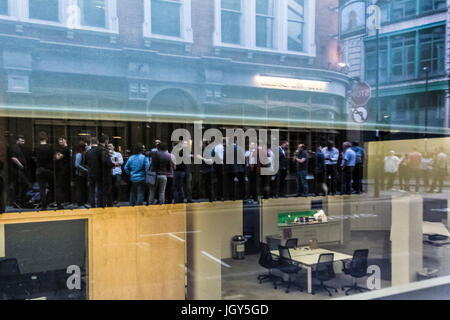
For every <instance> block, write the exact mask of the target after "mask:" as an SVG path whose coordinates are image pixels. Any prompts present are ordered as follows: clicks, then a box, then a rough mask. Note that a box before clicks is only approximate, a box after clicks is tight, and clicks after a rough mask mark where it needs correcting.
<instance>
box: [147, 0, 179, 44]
mask: <svg viewBox="0 0 450 320" xmlns="http://www.w3.org/2000/svg"><path fill="white" fill-rule="evenodd" d="M180 12H181V1H180V0H152V18H151V19H152V33H154V34H160V35H164V36H171V37H180V36H181V20H180V18H181V17H180Z"/></svg>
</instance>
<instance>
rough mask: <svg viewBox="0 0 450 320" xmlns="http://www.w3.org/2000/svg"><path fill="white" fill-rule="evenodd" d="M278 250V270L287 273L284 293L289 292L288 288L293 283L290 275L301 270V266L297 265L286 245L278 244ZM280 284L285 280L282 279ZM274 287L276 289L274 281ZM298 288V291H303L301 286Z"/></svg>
mask: <svg viewBox="0 0 450 320" xmlns="http://www.w3.org/2000/svg"><path fill="white" fill-rule="evenodd" d="M278 251H279V254H280V266H279V267H277V269H278V270H280V271H281V272H282V273H285V274H287V275H288V281H287V287H286V293H289V289H290V287H291V285H292V284H293V282H292V279H291V276H292V275H293V274H298V272H299V271H301V270H302V268H301V267H300V266H299V265H298V263H296V262H295V261H293V260H292V258H291V254H290V252H289V248H287V247H286V246H278ZM282 284H285V281H283V282H282ZM274 288H275V289H277V282H276V281H275V282H274ZM298 288H299V289H300V291H303V288H301V287H298Z"/></svg>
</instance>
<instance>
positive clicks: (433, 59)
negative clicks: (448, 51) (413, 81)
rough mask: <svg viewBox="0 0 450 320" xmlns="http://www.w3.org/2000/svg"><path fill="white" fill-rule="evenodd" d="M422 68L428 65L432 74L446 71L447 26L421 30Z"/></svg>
mask: <svg viewBox="0 0 450 320" xmlns="http://www.w3.org/2000/svg"><path fill="white" fill-rule="evenodd" d="M419 39H420V70H423V68H425V67H427V68H428V70H429V72H430V74H441V73H443V72H444V71H445V27H444V26H442V27H438V28H434V29H427V30H422V31H420V34H419Z"/></svg>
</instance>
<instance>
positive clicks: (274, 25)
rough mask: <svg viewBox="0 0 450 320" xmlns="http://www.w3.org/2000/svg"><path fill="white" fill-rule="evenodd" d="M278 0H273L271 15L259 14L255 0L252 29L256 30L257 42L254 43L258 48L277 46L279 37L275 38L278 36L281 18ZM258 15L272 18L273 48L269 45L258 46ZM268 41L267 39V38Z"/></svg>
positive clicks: (274, 47)
mask: <svg viewBox="0 0 450 320" xmlns="http://www.w3.org/2000/svg"><path fill="white" fill-rule="evenodd" d="M278 2H279V1H278V0H273V15H272V16H271V15H266V14H258V13H257V12H256V1H255V23H252V25H253V24H254V26H255V27H254V28H255V29H254V30H253V31H252V32H254V34H255V43H254V45H255V47H258V48H261V49H263V50H264V49H269V50H270V49H276V48H277V39H276V38H275V37H276V35H277V33H278V30H277V29H278V24H279V21H278V20H279V18H278V16H279V14H278V10H279V8H278V6H277V4H278ZM258 17H263V18H265V19H271V20H272V47H271V48H267V47H260V46H257V45H256V20H257V18H258ZM266 41H267V40H266Z"/></svg>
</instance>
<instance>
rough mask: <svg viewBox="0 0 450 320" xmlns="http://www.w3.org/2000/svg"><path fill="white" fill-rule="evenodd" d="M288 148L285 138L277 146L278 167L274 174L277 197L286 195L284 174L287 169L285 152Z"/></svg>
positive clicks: (285, 174)
mask: <svg viewBox="0 0 450 320" xmlns="http://www.w3.org/2000/svg"><path fill="white" fill-rule="evenodd" d="M288 149H289V142H288V141H287V140H284V141H281V144H280V146H279V147H278V154H279V157H278V159H279V169H278V174H277V176H276V186H277V190H276V194H275V196H276V197H278V196H280V197H285V196H286V176H287V169H288V160H287V159H288V158H287V152H288Z"/></svg>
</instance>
